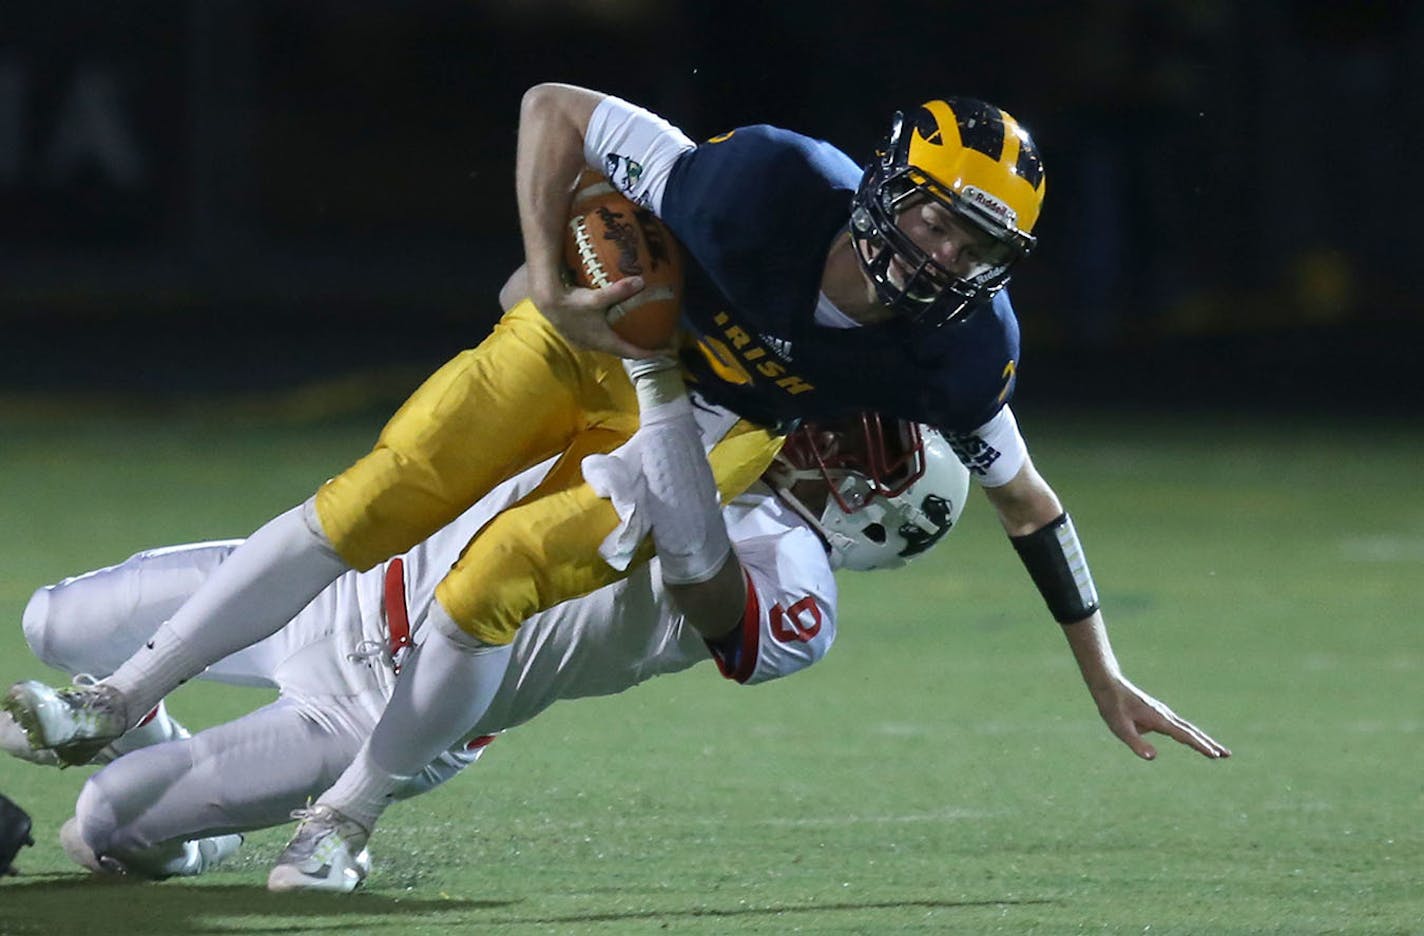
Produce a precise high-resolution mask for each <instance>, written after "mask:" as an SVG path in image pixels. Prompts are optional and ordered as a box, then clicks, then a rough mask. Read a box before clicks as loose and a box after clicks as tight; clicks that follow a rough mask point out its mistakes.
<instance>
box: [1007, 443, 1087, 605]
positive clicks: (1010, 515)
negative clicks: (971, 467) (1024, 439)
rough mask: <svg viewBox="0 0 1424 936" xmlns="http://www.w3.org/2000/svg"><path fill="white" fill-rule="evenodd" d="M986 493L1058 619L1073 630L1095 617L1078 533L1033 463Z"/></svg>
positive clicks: (1084, 556)
mask: <svg viewBox="0 0 1424 936" xmlns="http://www.w3.org/2000/svg"><path fill="white" fill-rule="evenodd" d="M984 493H985V494H986V495H987V496H988V497H989V501H990V502H991V503H992V504H993V505H994V509H995V510H996V511H997V512H998V515H999V522H1000V523H1001V524H1002V525H1003V527H1004V532H1006V533H1008V535H1009V540H1010V542H1012V543H1013V546H1014V551H1015V552H1017V553H1018V554H1019V558H1020V559H1021V560H1022V561H1023V564H1024V568H1025V569H1026V570H1027V571H1028V574H1029V577H1030V578H1032V579H1033V583H1034V585H1035V586H1037V588H1038V591H1039V594H1041V595H1042V596H1043V600H1044V603H1045V604H1047V605H1048V610H1049V611H1050V612H1051V613H1052V614H1053V617H1054V619H1055V620H1056V621H1058V623H1060V624H1063V625H1065V626H1069V625H1076V624H1078V623H1079V622H1083V621H1084V620H1085V619H1088V618H1090V617H1092V616H1094V615H1095V613H1096V612H1097V610H1098V593H1097V586H1096V585H1094V583H1093V576H1092V573H1091V572H1090V571H1089V569H1088V560H1087V557H1086V555H1085V554H1084V552H1083V546H1082V543H1080V542H1079V540H1078V531H1077V530H1076V529H1075V528H1074V526H1073V521H1072V519H1071V518H1070V517H1069V516H1068V514H1067V513H1066V512H1065V511H1064V510H1063V505H1062V503H1061V502H1060V501H1059V500H1058V495H1057V494H1055V493H1054V492H1053V488H1051V487H1049V485H1048V482H1047V481H1045V480H1044V479H1043V477H1042V476H1041V475H1040V474H1039V473H1038V472H1037V470H1035V469H1034V467H1033V462H1032V461H1029V460H1025V462H1024V464H1023V467H1022V468H1020V469H1019V471H1018V473H1017V474H1016V475H1015V476H1014V478H1013V480H1011V481H1010V482H1009V483H1008V484H1005V485H1003V486H1001V487H995V488H985V490H984Z"/></svg>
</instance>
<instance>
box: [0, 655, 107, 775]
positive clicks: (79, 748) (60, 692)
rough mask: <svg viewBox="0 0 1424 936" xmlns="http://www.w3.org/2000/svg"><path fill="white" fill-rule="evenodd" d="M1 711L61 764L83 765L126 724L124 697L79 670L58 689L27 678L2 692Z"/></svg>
mask: <svg viewBox="0 0 1424 936" xmlns="http://www.w3.org/2000/svg"><path fill="white" fill-rule="evenodd" d="M3 707H4V709H5V711H7V712H9V713H10V715H11V717H13V718H14V719H15V721H16V722H17V723H18V724H19V726H20V727H21V728H22V729H23V730H24V732H25V734H26V735H27V736H28V737H29V739H30V746H31V747H34V748H43V749H47V750H52V751H54V752H55V754H56V755H58V757H59V760H60V761H61V762H62V763H64V764H66V765H74V764H87V763H89V761H90V760H92V759H93V757H94V755H95V754H97V753H99V751H101V750H103V749H104V747H106V746H107V745H108V744H109V742H111V741H113V740H114V739H115V738H118V737H119V736H120V735H122V734H123V733H124V731H125V730H126V729H127V728H128V712H127V709H128V707H127V705H126V703H125V701H124V697H123V696H122V695H121V694H120V693H119V691H118V690H117V689H115V688H113V687H112V686H108V685H105V684H104V683H101V682H96V681H95V680H94V678H93V677H91V676H85V675H83V674H80V675H79V676H75V677H74V685H72V686H66V687H64V688H63V689H55V688H53V687H51V686H46V685H45V684H44V683H42V682H38V681H36V680H33V679H30V680H26V681H25V682H19V683H15V685H13V686H11V687H10V691H9V692H8V693H6V694H5V701H4V703H3Z"/></svg>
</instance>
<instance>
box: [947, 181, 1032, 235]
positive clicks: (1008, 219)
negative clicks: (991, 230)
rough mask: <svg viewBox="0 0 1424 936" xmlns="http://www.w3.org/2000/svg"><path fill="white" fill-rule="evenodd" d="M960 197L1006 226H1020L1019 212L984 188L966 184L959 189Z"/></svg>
mask: <svg viewBox="0 0 1424 936" xmlns="http://www.w3.org/2000/svg"><path fill="white" fill-rule="evenodd" d="M959 197H960V198H962V199H964V200H965V201H967V202H969V203H970V204H971V205H973V206H974V207H976V208H978V209H979V210H980V211H983V212H984V213H985V214H987V215H990V216H991V217H993V218H994V220H996V221H998V222H999V223H1000V224H1002V225H1003V226H1004V227H1009V228H1012V227H1018V221H1019V215H1018V212H1016V211H1014V209H1012V208H1010V207H1009V206H1008V205H1006V204H1004V203H1003V202H1002V201H1000V200H999V199H997V198H995V197H994V196H993V195H990V194H989V193H988V192H986V191H984V190H983V189H981V188H975V187H974V186H972V185H966V186H964V188H962V189H960V190H959Z"/></svg>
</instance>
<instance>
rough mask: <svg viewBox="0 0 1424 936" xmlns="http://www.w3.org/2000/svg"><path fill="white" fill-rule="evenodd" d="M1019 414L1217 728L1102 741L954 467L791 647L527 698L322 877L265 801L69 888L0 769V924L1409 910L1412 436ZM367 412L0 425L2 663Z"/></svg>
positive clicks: (971, 919)
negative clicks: (348, 880)
mask: <svg viewBox="0 0 1424 936" xmlns="http://www.w3.org/2000/svg"><path fill="white" fill-rule="evenodd" d="M1026 409H1027V408H1026ZM1021 417H1022V419H1023V422H1024V424H1025V426H1026V428H1027V430H1028V431H1029V433H1030V441H1031V443H1032V444H1033V446H1034V451H1035V453H1036V456H1037V460H1038V462H1039V464H1040V466H1041V467H1042V468H1043V470H1044V472H1045V474H1046V475H1048V477H1049V478H1050V479H1051V480H1052V481H1053V483H1054V484H1055V486H1056V487H1057V488H1058V489H1059V491H1060V492H1061V493H1063V494H1064V495H1065V497H1066V499H1067V500H1068V502H1069V504H1070V507H1071V509H1072V510H1073V512H1074V515H1075V518H1076V520H1077V524H1078V527H1079V529H1080V531H1081V532H1082V535H1083V538H1084V541H1085V543H1086V546H1087V548H1088V552H1089V555H1090V556H1091V557H1092V560H1093V565H1094V570H1095V573H1096V576H1097V579H1098V583H1099V586H1100V588H1101V591H1102V593H1103V598H1104V602H1105V607H1106V609H1107V613H1108V617H1109V622H1110V625H1111V627H1112V630H1113V634H1114V637H1115V641H1116V646H1117V650H1118V653H1119V656H1120V657H1121V659H1122V660H1123V663H1124V667H1125V669H1126V671H1127V672H1128V674H1129V676H1131V677H1132V678H1133V679H1134V680H1135V681H1137V682H1138V683H1139V684H1140V685H1142V686H1143V687H1144V688H1145V689H1147V690H1148V691H1150V692H1153V693H1154V694H1156V695H1158V696H1159V697H1161V698H1163V699H1164V700H1166V701H1167V702H1169V703H1170V704H1172V705H1173V706H1174V707H1175V708H1176V709H1177V710H1178V711H1179V712H1181V713H1182V714H1183V715H1185V716H1186V717H1188V718H1190V719H1192V720H1194V721H1196V722H1197V723H1198V724H1200V725H1201V726H1203V727H1204V728H1206V729H1207V730H1208V731H1210V732H1212V733H1213V734H1215V735H1216V736H1217V737H1218V738H1219V739H1220V740H1222V741H1223V742H1225V743H1227V744H1228V745H1229V746H1231V747H1232V748H1233V749H1234V750H1235V756H1234V757H1233V758H1232V759H1231V760H1230V761H1227V762H1222V763H1211V762H1208V761H1206V760H1205V759H1203V758H1201V757H1199V756H1198V755H1196V754H1194V753H1192V752H1190V751H1188V750H1186V749H1184V748H1178V747H1176V746H1175V745H1173V746H1170V747H1169V746H1168V745H1169V744H1170V742H1166V741H1165V740H1164V741H1162V742H1160V743H1159V747H1160V748H1161V749H1162V756H1161V757H1160V758H1159V759H1158V761H1157V762H1156V763H1152V764H1147V763H1143V762H1141V761H1139V760H1137V759H1136V758H1134V757H1133V756H1132V755H1131V753H1130V752H1129V751H1128V750H1127V749H1126V748H1125V747H1123V746H1122V745H1121V744H1120V743H1118V742H1117V741H1116V740H1115V739H1113V738H1112V737H1111V736H1110V735H1109V734H1108V732H1107V731H1106V730H1105V729H1104V728H1103V727H1102V726H1101V724H1100V722H1099V721H1098V718H1097V715H1096V713H1095V711H1094V709H1093V707H1092V705H1091V702H1090V700H1089V697H1088V695H1087V693H1086V692H1085V691H1084V690H1083V688H1082V686H1081V684H1080V682H1079V680H1078V677H1077V674H1076V670H1075V669H1074V667H1073V665H1072V662H1071V660H1070V659H1069V657H1068V654H1067V651H1066V648H1065V646H1064V644H1063V641H1062V638H1061V636H1060V635H1059V634H1058V633H1057V625H1055V624H1054V623H1053V622H1052V621H1051V619H1049V618H1048V616H1047V614H1046V612H1044V611H1043V609H1042V608H1041V606H1040V603H1039V599H1038V597H1037V595H1036V593H1035V592H1034V591H1033V589H1032V587H1031V585H1030V584H1029V583H1028V580H1027V577H1026V576H1025V575H1024V574H1023V572H1022V569H1021V568H1020V566H1019V565H1018V561H1017V559H1016V558H1015V557H1014V554H1013V552H1012V550H1011V549H1010V548H1009V546H1008V544H1007V543H1006V542H1005V541H1004V539H1003V536H1002V534H1001V533H1000V532H999V530H998V528H997V524H996V523H995V522H994V520H993V518H992V516H991V514H990V512H989V511H988V509H987V505H986V504H985V503H984V502H983V501H982V499H976V500H975V501H973V502H971V504H970V508H969V510H968V512H967V513H966V515H965V518H964V521H963V523H962V524H961V527H960V529H959V530H958V531H957V532H956V533H955V534H953V535H952V536H950V537H949V538H948V539H946V540H945V542H944V543H943V544H942V545H941V546H940V547H939V548H938V550H937V551H936V552H935V553H933V554H931V556H930V557H928V558H926V559H924V560H923V561H922V562H920V563H919V564H917V565H915V566H912V567H911V568H909V569H906V570H902V571H899V572H890V573H879V574H874V575H861V576H853V575H847V576H843V579H842V586H843V589H844V591H843V612H842V635H841V639H840V641H839V643H838V645H837V647H836V648H835V650H834V652H833V653H832V654H831V655H830V656H829V657H828V658H827V659H826V661H825V662H824V663H823V664H821V665H819V666H817V667H816V668H814V669H813V670H812V671H810V672H808V673H806V674H805V675H803V676H800V677H797V678H796V679H792V680H787V681H784V682H783V683H781V684H772V685H768V686H764V687H759V688H754V689H741V688H738V687H735V686H733V685H731V684H728V683H724V682H723V681H722V680H721V679H719V678H718V677H717V676H716V673H715V671H714V670H712V669H711V668H710V667H707V668H703V669H699V670H696V671H693V672H691V673H687V674H683V675H681V676H678V677H672V678H667V679H663V680H657V681H655V682H653V683H652V684H649V685H646V686H644V687H641V688H639V689H637V690H634V691H633V692H631V693H628V694H626V695H624V696H622V697H618V698H613V699H607V700H596V701H584V702H579V703H575V704H567V705H563V706H556V707H555V708H554V709H553V710H551V711H550V712H549V713H548V714H547V715H545V716H544V717H542V718H541V719H538V720H536V721H535V722H534V723H531V724H530V725H528V726H525V727H523V728H521V729H519V730H517V731H515V732H511V733H510V734H509V735H507V736H506V737H504V738H502V739H501V740H500V741H499V742H497V743H496V744H495V745H494V746H493V747H492V748H491V749H490V752H489V755H488V756H487V757H486V758H485V760H484V761H483V762H482V763H481V764H480V765H479V766H478V767H477V768H476V769H475V770H473V771H471V772H470V773H469V774H468V775H466V776H464V777H461V778H460V779H459V780H457V781H455V782H454V783H452V784H451V785H449V786H448V787H446V788H443V789H441V790H439V791H437V792H436V793H435V794H433V795H431V796H428V797H426V798H424V799H422V800H417V801H414V802H409V803H404V804H400V805H399V806H397V807H396V808H394V809H393V810H392V811H391V812H390V813H389V814H388V816H387V820H386V822H385V824H384V825H383V827H382V828H381V829H380V830H379V832H378V834H377V836H376V838H375V840H374V841H373V842H372V852H373V855H374V857H375V861H376V870H375V873H374V874H373V875H372V876H371V878H370V880H369V881H368V885H367V887H366V888H365V889H364V891H363V892H361V893H358V894H356V895H354V896H352V897H348V898H328V899H322V898H316V897H310V896H301V895H283V896H280V897H279V896H276V895H269V894H268V893H267V892H266V891H265V890H264V889H263V882H264V880H265V876H266V871H267V865H268V862H269V861H270V860H271V858H272V857H273V856H275V854H276V852H277V851H278V850H279V849H280V847H281V845H282V843H283V842H284V841H285V839H286V836H287V834H288V831H289V830H288V829H285V828H284V829H275V830H269V831H265V832H260V833H257V834H255V835H252V836H250V837H249V839H248V842H247V845H246V846H245V848H244V849H243V852H242V853H240V855H239V857H238V858H237V859H236V860H235V861H234V862H233V863H231V864H230V865H228V866H225V867H224V868H223V869H221V870H220V871H218V872H216V873H213V874H212V875H210V876H208V877H206V878H203V879H201V880H199V881H196V882H193V883H179V882H168V883H163V884H158V885H113V884H104V883H101V882H95V881H91V880H89V879H88V878H87V876H86V875H84V874H82V873H81V872H79V871H78V870H77V869H76V868H74V867H72V866H71V865H69V864H68V863H67V861H66V859H65V858H64V856H63V855H62V853H61V852H60V850H59V847H58V844H57V843H56V841H55V837H54V833H55V831H56V829H57V828H58V826H59V824H60V823H61V822H62V821H63V820H64V819H65V818H66V817H67V816H69V815H70V812H71V810H72V806H73V800H74V797H75V795H76V793H77V792H78V790H79V788H80V785H81V784H82V782H83V780H84V778H85V776H86V771H85V770H83V769H74V770H69V771H65V772H63V773H57V772H54V771H46V770H42V769H40V768H35V767H31V766H29V765H26V764H21V763H18V762H14V761H7V762H5V763H3V764H0V790H3V791H4V792H6V793H8V794H9V795H11V796H13V797H14V798H15V799H16V800H18V801H19V802H20V803H21V804H22V805H24V806H25V807H26V808H28V809H29V810H30V812H31V813H32V814H33V816H34V818H35V821H36V832H37V838H38V839H39V844H38V845H37V846H36V847H35V848H33V849H29V850H27V851H25V852H24V853H23V854H22V857H21V865H22V868H23V870H24V872H25V874H24V876H23V877H20V878H17V879H11V880H8V881H6V882H3V883H0V933H3V934H10V933H37V934H57V933H84V934H107V933H154V934H166V933H172V934H185V936H186V934H193V933H266V934H271V933H318V932H328V933H342V934H350V933H447V932H465V931H480V932H508V933H531V934H532V933H609V934H625V933H643V932H663V931H671V932H688V933H728V932H766V933H786V932H806V933H870V934H876V933H891V932H935V933H939V932H962V933H996V932H1001V933H1080V932H1091V933H1097V932H1109V933H1151V934H1159V933H1188V934H1199V933H1200V934H1217V933H1222V934H1224V933H1421V932H1424V866H1421V860H1422V859H1424V835H1421V814H1424V751H1422V750H1421V741H1424V628H1421V624H1424V616H1422V615H1421V613H1420V597H1421V594H1424V589H1421V584H1420V583H1421V580H1424V490H1422V489H1421V484H1420V470H1421V467H1424V430H1419V429H1408V428H1405V427H1404V426H1403V425H1402V424H1401V425H1388V424H1385V425H1372V426H1362V425H1355V424H1345V423H1336V424H1329V425H1311V424H1309V423H1308V422H1306V421H1305V420H1303V419H1302V420H1296V421H1282V420H1267V419H1264V418H1262V419H1255V420H1246V419H1235V418H1231V417H1211V418H1206V417H1202V418H1186V417H1162V418H1151V419H1149V418H1146V417H1137V418H1133V419H1129V420H1126V421H1124V420H1116V421H1111V422H1110V421H1107V420H1102V421H1092V420H1088V419H1081V418H1080V419H1075V420H1065V419H1061V418H1057V417H1055V416H1053V415H1051V414H1035V413H1033V412H1031V411H1026V412H1024V413H1021ZM376 425H377V423H376V422H375V421H372V420H366V419H355V418H344V419H336V420H323V421H321V422H320V423H319V424H318V425H316V426H312V425H304V424H302V423H300V422H295V423H293V422H280V423H279V422H275V421H263V420H261V419H256V418H253V417H240V418H238V417H234V418H228V417H227V416H223V417H221V418H219V417H212V416H210V417H208V418H200V417H196V416H190V415H182V414H180V415H177V416H173V417H163V416H160V415H158V414H151V415H147V416H132V415H130V416H114V417H112V418H108V419H103V420H98V419H95V420H93V421H89V422H82V423H75V422H74V421H72V420H64V421H61V422H59V423H55V421H54V420H51V419H42V418H38V417H34V416H29V417H24V418H22V417H19V416H10V417H6V418H3V419H0V620H3V621H6V622H13V623H12V624H7V625H6V626H5V627H4V628H3V629H0V682H3V683H5V684H8V683H9V682H12V681H14V680H15V679H18V678H22V677H29V676H44V675H49V676H51V677H53V674H52V673H49V671H47V670H45V668H44V667H42V666H41V665H40V664H38V663H36V662H35V661H33V659H32V658H30V657H29V656H28V653H27V651H26V650H25V648H24V644H23V641H22V639H21V634H20V630H19V626H18V622H19V617H20V611H21V609H22V608H23V606H24V602H25V600H26V599H27V597H28V595H29V593H30V591H31V590H32V589H33V588H35V587H36V586H38V585H41V584H43V583H46V582H49V581H53V580H55V579H57V578H59V577H62V576H64V575H66V574H70V573H73V572H77V571H80V570H83V569H87V568H90V567H93V566H96V565H101V564H106V563H109V562H114V561H117V560H119V559H122V558H124V557H125V556H127V555H128V554H130V553H131V552H133V551H135V550H137V549H140V548H143V547H147V546H154V545H159V544H166V543H173V542H182V541H187V540H193V539H208V538H214V537H225V536H234V535H242V534H244V533H246V532H248V531H250V530H251V529H252V528H253V527H255V526H256V525H257V524H259V523H260V522H262V521H263V520H265V519H266V518H267V517H268V516H270V515H272V514H274V513H276V512H277V511H278V510H280V509H283V508H285V507H287V506H289V505H291V504H292V503H295V502H296V501H297V500H299V499H300V498H301V497H303V496H304V495H305V494H306V493H307V492H308V491H309V489H310V488H312V487H313V485H314V484H315V483H317V482H318V481H320V480H321V479H323V478H325V477H327V476H328V475H330V474H331V473H333V472H334V471H337V470H339V469H340V468H341V467H343V466H344V465H345V464H346V463H347V462H348V461H349V460H351V459H352V458H354V457H356V456H357V455H359V454H361V453H362V452H363V451H364V449H365V447H366V446H367V445H368V444H369V442H370V440H371V438H372V436H373V434H374V430H375V428H376ZM264 700H265V696H263V695H262V694H261V693H255V692H252V691H244V690H239V689H229V688H224V687H215V686H207V685H202V684H196V685H190V686H187V687H185V688H184V689H183V690H181V691H180V692H179V693H178V695H177V696H176V698H175V700H174V702H173V708H174V711H175V713H176V714H177V715H178V716H179V717H180V718H183V719H184V720H185V721H186V722H187V723H188V724H189V725H190V726H192V727H195V728H196V727H202V726H206V725H209V724H213V723H215V722H217V721H219V720H222V719H225V718H228V717H231V716H233V715H235V714H237V713H239V712H241V711H244V710H245V709H246V708H248V707H251V706H253V705H255V704H257V703H259V702H261V701H264ZM254 769H260V767H259V766H257V765H254Z"/></svg>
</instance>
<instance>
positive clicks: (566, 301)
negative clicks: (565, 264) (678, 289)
mask: <svg viewBox="0 0 1424 936" xmlns="http://www.w3.org/2000/svg"><path fill="white" fill-rule="evenodd" d="M642 290H643V278H642V277H641V276H629V277H627V278H626V279H621V280H616V281H615V282H612V283H609V284H608V285H607V286H604V287H602V288H601V289H582V288H580V287H577V286H575V287H571V288H568V289H565V290H563V291H562V292H560V293H557V294H555V295H553V296H549V297H544V298H543V300H542V301H540V300H539V299H536V300H535V305H537V306H538V307H539V311H540V312H541V313H543V315H544V317H545V318H547V319H548V320H549V321H550V322H552V323H553V324H554V327H555V328H557V329H558V330H559V332H560V333H561V334H562V335H563V336H564V337H565V338H567V339H568V340H569V342H570V343H571V344H573V345H575V346H577V347H580V348H587V349H588V350H590V351H603V352H605V353H607V354H612V355H616V356H617V357H621V358H650V357H657V356H658V355H661V354H666V353H667V350H666V349H655V350H649V349H647V348H640V347H638V346H637V345H635V344H633V343H631V342H630V341H628V340H627V339H626V338H623V337H622V336H620V335H619V334H618V333H617V332H615V331H614V330H613V328H612V326H610V325H609V324H608V319H607V317H606V315H605V313H606V312H607V310H608V309H609V307H610V306H615V305H617V304H618V303H620V302H623V301H624V300H627V299H630V298H632V297H633V296H636V295H637V294H638V293H640V292H642Z"/></svg>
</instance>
